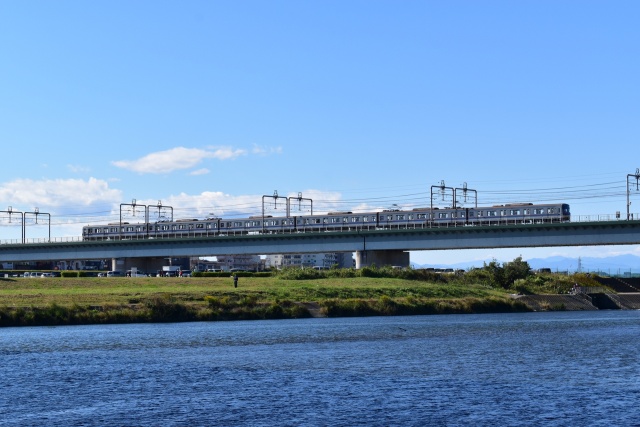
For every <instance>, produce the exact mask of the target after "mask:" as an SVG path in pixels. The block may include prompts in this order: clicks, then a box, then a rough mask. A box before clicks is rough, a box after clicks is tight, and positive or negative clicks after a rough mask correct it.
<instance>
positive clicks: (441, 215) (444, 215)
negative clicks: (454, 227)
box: [438, 212, 449, 219]
mask: <svg viewBox="0 0 640 427" xmlns="http://www.w3.org/2000/svg"><path fill="white" fill-rule="evenodd" d="M438 218H440V219H443V218H449V214H448V213H447V212H439V213H438Z"/></svg>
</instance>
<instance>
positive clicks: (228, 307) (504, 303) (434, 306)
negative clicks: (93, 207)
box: [0, 277, 524, 326]
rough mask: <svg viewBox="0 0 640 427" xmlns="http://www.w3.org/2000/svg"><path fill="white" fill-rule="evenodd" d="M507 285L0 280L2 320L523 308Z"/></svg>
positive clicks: (373, 280) (371, 280)
mask: <svg viewBox="0 0 640 427" xmlns="http://www.w3.org/2000/svg"><path fill="white" fill-rule="evenodd" d="M507 294H508V292H507V291H505V290H499V289H492V288H489V287H487V286H484V285H469V284H455V283H426V282H420V281H415V280H407V279H398V278H378V277H355V278H325V279H314V280H288V279H283V278H278V277H241V278H240V279H239V281H238V288H234V286H233V279H231V278H229V277H199V278H196V277H192V278H163V277H150V278H146V277H145V278H127V277H123V278H82V277H76V278H64V277H62V278H10V279H7V278H4V279H0V325H5V326H10V325H43V324H83V323H84V324H86V323H122V322H161V321H194V320H232V319H272V318H292V317H308V316H310V314H309V312H308V311H307V310H306V308H304V306H303V305H302V303H310V302H314V303H317V304H318V305H319V306H320V307H321V309H322V311H323V313H324V314H325V315H327V316H354V315H397V314H431V313H455V312H461V313H471V312H487V311H514V310H519V311H521V310H524V307H522V306H519V305H518V304H515V303H514V302H513V301H512V300H511V299H510V298H509V297H508V295H507Z"/></svg>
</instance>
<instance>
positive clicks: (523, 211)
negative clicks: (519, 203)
mask: <svg viewBox="0 0 640 427" xmlns="http://www.w3.org/2000/svg"><path fill="white" fill-rule="evenodd" d="M522 213H523V214H525V215H529V214H531V209H523V210H522Z"/></svg>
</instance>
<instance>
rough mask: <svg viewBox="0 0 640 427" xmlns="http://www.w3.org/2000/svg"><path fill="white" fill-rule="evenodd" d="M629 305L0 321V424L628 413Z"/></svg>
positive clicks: (634, 406) (637, 408) (449, 420)
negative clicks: (82, 322)
mask: <svg viewBox="0 0 640 427" xmlns="http://www.w3.org/2000/svg"><path fill="white" fill-rule="evenodd" d="M639 338H640V312H637V311H599V312H557V313H520V314H495V315H494V314H485V315H446V316H411V317H369V318H342V319H301V320H281V321H248V322H201V323H174V324H134V325H107V326H65V327H40V328H4V329H0V361H1V363H2V365H1V368H0V369H1V372H2V373H1V376H0V425H1V426H103V425H108V426H199V425H202V426H211V425H220V426H237V425H250V426H272V425H275V426H353V425H363V426H364V425H367V426H392V425H394V426H395V425H397V426H489V425H492V426H520V425H522V426H524V425H526V426H536V425H538V426H634V425H635V426H640V352H639V350H640V341H639Z"/></svg>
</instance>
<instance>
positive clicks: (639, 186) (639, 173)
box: [627, 168, 640, 220]
mask: <svg viewBox="0 0 640 427" xmlns="http://www.w3.org/2000/svg"><path fill="white" fill-rule="evenodd" d="M629 178H635V179H636V191H639V190H640V168H636V173H635V174H628V175H627V220H629V219H632V218H631V212H630V207H631V201H630V200H629V193H630V192H631V190H630V189H629Z"/></svg>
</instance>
